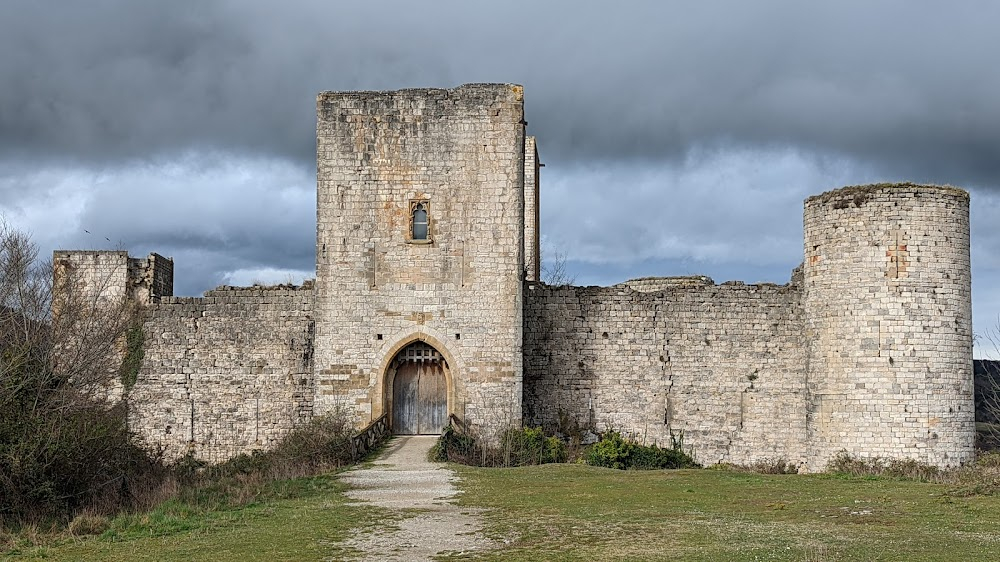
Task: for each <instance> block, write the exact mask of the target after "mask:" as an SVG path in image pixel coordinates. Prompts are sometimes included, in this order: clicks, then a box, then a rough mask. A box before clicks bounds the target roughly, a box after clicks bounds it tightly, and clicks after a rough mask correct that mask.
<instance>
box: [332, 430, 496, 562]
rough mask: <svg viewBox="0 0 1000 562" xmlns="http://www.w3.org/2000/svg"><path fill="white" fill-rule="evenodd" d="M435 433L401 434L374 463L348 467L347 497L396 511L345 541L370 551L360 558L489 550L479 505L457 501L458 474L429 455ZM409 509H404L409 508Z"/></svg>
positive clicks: (410, 557) (415, 557)
mask: <svg viewBox="0 0 1000 562" xmlns="http://www.w3.org/2000/svg"><path fill="white" fill-rule="evenodd" d="M436 439H437V437H434V436H425V435H421V436H406V437H396V438H395V439H394V440H393V442H391V443H390V444H389V447H388V448H387V450H386V451H385V452H384V453H382V455H380V456H379V458H378V459H377V460H376V461H375V465H374V466H372V467H370V468H361V469H357V470H352V471H350V472H345V473H344V474H343V475H342V476H341V478H342V479H343V481H344V482H346V483H347V484H349V485H350V486H351V487H352V490H350V491H348V492H347V496H348V497H350V498H352V499H355V500H359V501H362V502H368V503H371V504H374V505H377V506H380V507H385V508H388V509H392V510H394V511H397V512H398V513H399V515H400V516H401V517H402V519H400V520H395V521H391V522H389V525H387V528H386V529H380V530H376V531H373V532H370V533H367V534H363V535H358V536H356V537H353V538H351V539H350V540H348V541H346V543H345V544H344V546H347V547H349V548H355V549H357V550H360V551H361V552H363V553H365V555H364V556H362V557H361V558H360V559H361V560H431V559H432V557H433V556H434V555H436V554H441V553H446V552H448V553H463V552H472V551H481V550H486V549H489V548H491V547H492V546H493V543H492V542H491V541H489V540H488V539H486V538H485V537H483V536H482V534H481V533H480V530H481V528H482V520H481V518H480V517H479V516H478V514H476V512H475V510H470V509H468V508H460V507H458V506H456V505H454V504H453V503H452V502H451V501H449V499H450V498H453V497H454V496H455V495H456V494H457V493H458V490H457V489H456V488H455V486H454V485H453V482H454V481H455V480H456V479H457V476H456V475H455V473H454V472H453V471H452V470H449V469H448V468H447V467H446V466H445V465H444V464H442V463H433V462H429V461H428V460H427V452H428V451H429V450H430V448H431V446H432V445H434V442H435V441H436ZM404 510H405V511H404Z"/></svg>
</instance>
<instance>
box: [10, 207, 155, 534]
mask: <svg viewBox="0 0 1000 562" xmlns="http://www.w3.org/2000/svg"><path fill="white" fill-rule="evenodd" d="M52 279H53V269H52V267H51V265H50V264H46V263H41V262H40V260H39V259H38V248H37V247H36V246H35V245H34V243H32V242H31V240H30V238H29V237H28V236H27V235H26V234H24V233H22V232H19V231H17V230H14V229H12V228H10V227H9V226H8V225H6V224H5V223H3V222H0V344H2V346H0V524H3V523H5V522H25V521H42V520H47V519H53V518H54V519H57V520H67V519H68V518H70V517H71V516H72V514H73V513H75V512H78V511H79V510H82V509H96V510H110V511H113V510H116V509H118V508H120V507H121V506H125V505H129V504H130V501H131V497H132V490H133V484H132V482H133V481H134V479H135V478H137V477H139V476H141V475H142V474H144V473H146V472H148V471H155V470H156V462H155V459H151V458H150V457H149V455H148V454H147V453H146V451H144V450H142V449H141V448H139V447H137V446H136V445H135V443H134V442H133V440H132V436H131V435H130V434H129V432H128V429H127V427H126V423H125V407H124V405H122V404H115V403H112V402H109V401H107V400H106V399H105V398H104V396H105V395H106V389H107V388H109V386H111V385H113V383H114V382H116V376H117V370H118V365H117V364H115V358H116V357H117V358H119V360H120V354H117V353H116V350H117V349H118V346H119V345H120V342H121V341H122V335H123V334H124V331H125V328H126V326H128V325H129V323H130V322H132V321H133V318H134V316H133V315H132V312H133V311H132V310H131V309H130V308H129V307H128V306H127V305H126V301H125V297H124V295H123V294H122V295H118V296H117V297H113V298H104V296H106V294H105V293H101V292H97V293H94V292H93V291H83V290H77V287H76V285H75V283H76V281H75V280H74V279H73V278H72V277H71V276H64V278H63V280H62V281H61V283H62V285H60V287H61V289H65V290H64V291H63V292H62V293H60V298H59V299H56V300H54V299H53V282H52ZM96 282H97V283H98V284H100V283H109V281H106V280H100V279H97V280H96ZM98 289H102V287H98ZM107 294H111V293H107ZM88 295H89V297H88ZM91 297H92V298H91Z"/></svg>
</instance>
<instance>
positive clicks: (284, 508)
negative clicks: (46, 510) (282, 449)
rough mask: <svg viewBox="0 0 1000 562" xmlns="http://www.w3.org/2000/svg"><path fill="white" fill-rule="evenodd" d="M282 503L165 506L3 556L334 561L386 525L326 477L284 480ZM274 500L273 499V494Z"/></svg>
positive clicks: (381, 514) (387, 519) (384, 515)
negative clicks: (353, 539) (92, 533)
mask: <svg viewBox="0 0 1000 562" xmlns="http://www.w3.org/2000/svg"><path fill="white" fill-rule="evenodd" d="M284 485H285V486H287V487H288V488H289V489H288V490H287V492H286V493H285V494H284V495H286V496H290V497H288V498H285V499H272V500H268V501H265V502H262V503H259V504H251V505H248V506H245V507H241V508H234V509H220V510H202V509H197V508H192V507H190V506H188V505H185V504H181V503H176V502H168V503H167V504H164V505H163V506H161V507H160V508H158V509H156V510H155V511H153V512H151V513H149V514H145V515H133V516H124V517H119V518H117V519H115V520H114V521H113V522H112V527H111V529H109V530H108V531H106V532H105V533H104V534H102V535H100V536H99V537H89V538H84V539H66V540H63V541H61V543H57V544H54V545H52V546H45V547H34V548H27V549H24V550H23V551H20V552H15V553H8V555H7V556H9V557H11V558H13V559H14V560H54V561H62V560H66V561H69V560H73V561H77V560H88V561H89V560H95V561H100V560H107V561H133V560H135V561H145V560H149V561H153V560H156V561H170V560H178V561H180V560H219V561H254V560H261V561H272V560H324V559H330V558H333V559H339V558H341V557H343V555H344V554H345V551H344V550H343V549H341V548H340V547H339V546H338V543H339V541H341V540H342V539H344V538H346V537H347V536H349V535H350V533H351V531H352V530H358V529H367V528H372V527H374V526H375V525H383V524H390V525H391V524H392V521H393V519H394V517H393V516H392V515H391V514H389V513H388V512H386V511H385V510H380V509H376V508H361V507H357V506H351V505H348V504H347V498H345V497H344V495H343V494H342V492H343V490H344V485H343V484H341V483H340V482H339V481H337V480H336V478H335V477H334V476H332V475H330V476H320V477H315V478H302V479H297V480H292V481H288V482H286V483H284ZM279 495H280V494H279ZM2 557H3V555H2V554H0V558H2Z"/></svg>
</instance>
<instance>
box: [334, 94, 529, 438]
mask: <svg viewBox="0 0 1000 562" xmlns="http://www.w3.org/2000/svg"><path fill="white" fill-rule="evenodd" d="M316 111H317V132H316V135H317V141H316V142H317V149H316V150H317V197H318V199H317V219H316V223H317V224H316V238H317V248H316V289H315V304H314V315H315V320H316V341H315V357H314V364H315V384H316V402H315V405H314V407H315V409H316V410H317V411H326V410H328V409H330V408H332V407H334V406H338V405H342V404H344V403H345V402H346V403H347V404H348V405H349V406H350V407H352V408H355V407H356V408H357V409H358V410H359V411H360V412H361V413H362V414H363V417H364V418H367V419H371V418H374V417H377V416H379V415H381V414H383V413H389V415H390V417H391V418H392V423H393V425H394V428H395V430H396V431H410V430H413V427H416V425H419V430H420V431H421V432H427V433H437V432H439V431H440V430H441V429H442V427H443V426H444V425H445V424H446V422H447V416H448V414H454V415H456V416H457V417H459V418H460V419H462V420H464V421H466V422H467V423H470V424H473V425H486V424H492V425H496V424H510V423H512V422H514V423H520V420H521V400H520V396H521V314H522V291H523V286H522V281H523V280H524V270H525V257H524V256H525V247H524V243H525V215H524V201H525V182H524V179H525V170H524V163H525V160H526V158H525V151H526V147H527V149H530V150H532V151H533V150H534V147H533V144H526V139H525V121H524V103H523V96H522V90H521V87H520V86H511V85H488V84H473V85H467V86H462V87H460V88H457V89H455V90H403V91H398V92H351V93H332V92H327V93H323V94H320V95H319V98H318V100H317V107H316ZM532 156H533V155H532ZM528 196H529V197H532V195H531V194H530V193H529V194H528ZM530 219H531V222H532V223H534V221H535V217H530ZM533 255H537V252H533ZM416 352H419V353H416ZM417 363H420V364H421V367H420V370H419V376H418V371H417V370H414V365H416V364H417ZM424 364H426V365H424ZM434 394H439V395H438V396H437V397H434V398H431V397H430V396H431V395H434ZM399 401H407V402H408V403H407V404H406V405H404V406H402V407H400V404H396V409H395V411H394V410H393V403H394V402H399ZM425 417H426V418H429V419H433V420H436V421H435V422H434V423H432V424H429V425H428V424H426V423H424V420H423V418H425ZM411 418H414V419H411ZM416 418H421V419H419V420H417V419H416ZM415 424H416V425H415Z"/></svg>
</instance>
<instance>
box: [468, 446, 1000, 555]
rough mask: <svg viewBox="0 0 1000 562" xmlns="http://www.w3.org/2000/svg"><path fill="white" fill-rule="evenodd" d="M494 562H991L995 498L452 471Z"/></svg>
mask: <svg viewBox="0 0 1000 562" xmlns="http://www.w3.org/2000/svg"><path fill="white" fill-rule="evenodd" d="M458 471H459V473H460V474H461V475H462V477H463V480H464V483H463V486H462V487H463V488H464V489H465V490H466V493H465V494H464V495H463V496H462V497H461V502H462V503H464V504H467V505H470V506H473V505H474V506H481V507H487V508H491V509H492V512H491V513H490V514H489V515H488V522H489V523H488V525H489V532H490V534H492V535H494V536H496V537H498V538H506V539H507V540H509V541H511V542H510V543H509V547H508V548H507V549H505V550H503V551H502V552H496V553H493V554H492V555H490V556H489V559H495V560H543V559H544V560H706V561H708V560H711V561H720V560H747V561H750V560H815V561H821V560H831V561H833V560H836V561H840V560H906V561H918V560H934V561H940V560H944V561H952V560H954V561H974V560H984V561H985V560H1000V498H996V497H987V496H973V497H954V496H952V495H950V494H949V493H948V492H949V489H948V487H947V486H945V485H940V484H927V483H920V482H913V481H901V480H892V479H874V478H867V479H866V478H857V477H853V478H847V477H838V476H831V475H758V474H746V473H735V472H722V471H714V470H677V471H649V472H644V471H617V470H612V469H602V468H594V467H588V466H581V465H543V466H536V467H526V468H515V469H488V470H487V469H473V468H467V467H459V468H458Z"/></svg>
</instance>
